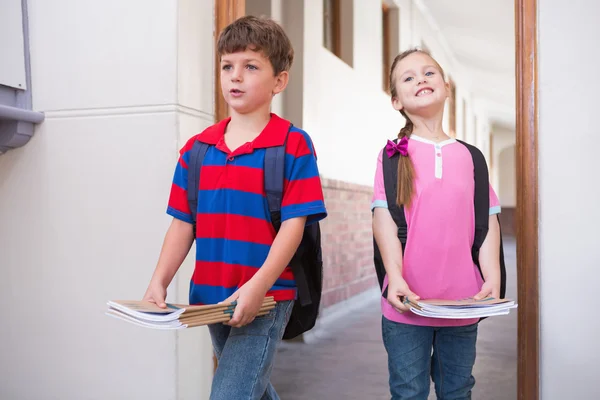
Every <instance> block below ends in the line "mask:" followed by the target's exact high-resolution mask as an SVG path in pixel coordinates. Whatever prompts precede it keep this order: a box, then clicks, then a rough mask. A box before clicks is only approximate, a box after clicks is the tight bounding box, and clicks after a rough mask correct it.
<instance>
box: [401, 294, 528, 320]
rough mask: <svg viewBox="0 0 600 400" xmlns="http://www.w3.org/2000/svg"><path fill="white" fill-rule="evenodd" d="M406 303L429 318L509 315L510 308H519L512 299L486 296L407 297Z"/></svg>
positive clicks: (414, 311)
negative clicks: (413, 298) (479, 298)
mask: <svg viewBox="0 0 600 400" xmlns="http://www.w3.org/2000/svg"><path fill="white" fill-rule="evenodd" d="M405 304H406V305H408V306H409V307H410V311H412V312H413V313H415V314H417V315H420V316H423V317H429V318H446V319H469V318H482V317H493V316H497V315H508V314H509V313H510V310H511V309H513V308H517V306H518V305H517V303H515V301H514V300H511V299H495V298H493V297H486V298H485V299H481V300H475V299H473V298H467V299H461V300H439V299H428V300H418V301H414V300H410V299H409V298H408V297H407V298H406V299H405Z"/></svg>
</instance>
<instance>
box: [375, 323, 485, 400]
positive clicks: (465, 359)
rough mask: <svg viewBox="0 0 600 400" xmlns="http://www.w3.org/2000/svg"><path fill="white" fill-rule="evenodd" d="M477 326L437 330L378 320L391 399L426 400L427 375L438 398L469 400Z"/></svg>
mask: <svg viewBox="0 0 600 400" xmlns="http://www.w3.org/2000/svg"><path fill="white" fill-rule="evenodd" d="M477 326H478V324H473V325H468V326H457V327H443V328H437V327H430V326H417V325H407V324H400V323H397V322H393V321H390V320H388V319H387V318H385V317H382V327H381V328H382V333H383V344H384V346H385V349H386V351H387V353H388V368H389V373H390V391H391V394H392V400H427V397H428V396H429V387H430V378H429V377H430V376H431V378H432V379H433V382H434V384H435V393H436V395H437V398H438V399H441V400H468V399H471V389H472V388H473V386H474V385H475V378H474V377H473V375H472V372H473V365H474V364H475V347H476V343H477ZM432 349H433V355H432Z"/></svg>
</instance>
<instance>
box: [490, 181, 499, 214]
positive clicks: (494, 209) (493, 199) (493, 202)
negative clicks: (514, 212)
mask: <svg viewBox="0 0 600 400" xmlns="http://www.w3.org/2000/svg"><path fill="white" fill-rule="evenodd" d="M494 214H500V200H498V196H497V195H496V192H495V191H494V188H493V187H492V185H490V215H494Z"/></svg>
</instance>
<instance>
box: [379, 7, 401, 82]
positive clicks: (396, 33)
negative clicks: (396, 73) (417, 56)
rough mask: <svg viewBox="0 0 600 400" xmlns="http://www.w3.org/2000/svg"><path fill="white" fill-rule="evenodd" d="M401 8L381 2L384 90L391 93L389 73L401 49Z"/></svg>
mask: <svg viewBox="0 0 600 400" xmlns="http://www.w3.org/2000/svg"><path fill="white" fill-rule="evenodd" d="M399 21H400V10H399V9H398V8H397V7H393V6H392V5H389V4H388V3H386V2H385V1H384V2H382V4H381V27H382V31H383V32H382V55H383V63H382V67H383V69H382V75H383V90H384V91H385V92H387V93H388V94H390V88H389V74H390V69H391V68H392V62H393V60H394V58H395V57H396V55H397V54H398V52H399V51H400V26H399Z"/></svg>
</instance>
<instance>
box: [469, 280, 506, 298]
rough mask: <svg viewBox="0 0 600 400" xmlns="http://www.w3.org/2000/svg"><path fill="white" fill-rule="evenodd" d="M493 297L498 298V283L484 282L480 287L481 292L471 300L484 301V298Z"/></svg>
mask: <svg viewBox="0 0 600 400" xmlns="http://www.w3.org/2000/svg"><path fill="white" fill-rule="evenodd" d="M490 296H491V297H493V298H495V299H499V298H500V282H494V281H486V282H484V283H483V286H482V287H481V291H480V292H479V293H477V294H476V295H475V296H473V298H474V299H475V300H481V299H485V298H486V297H490Z"/></svg>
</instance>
